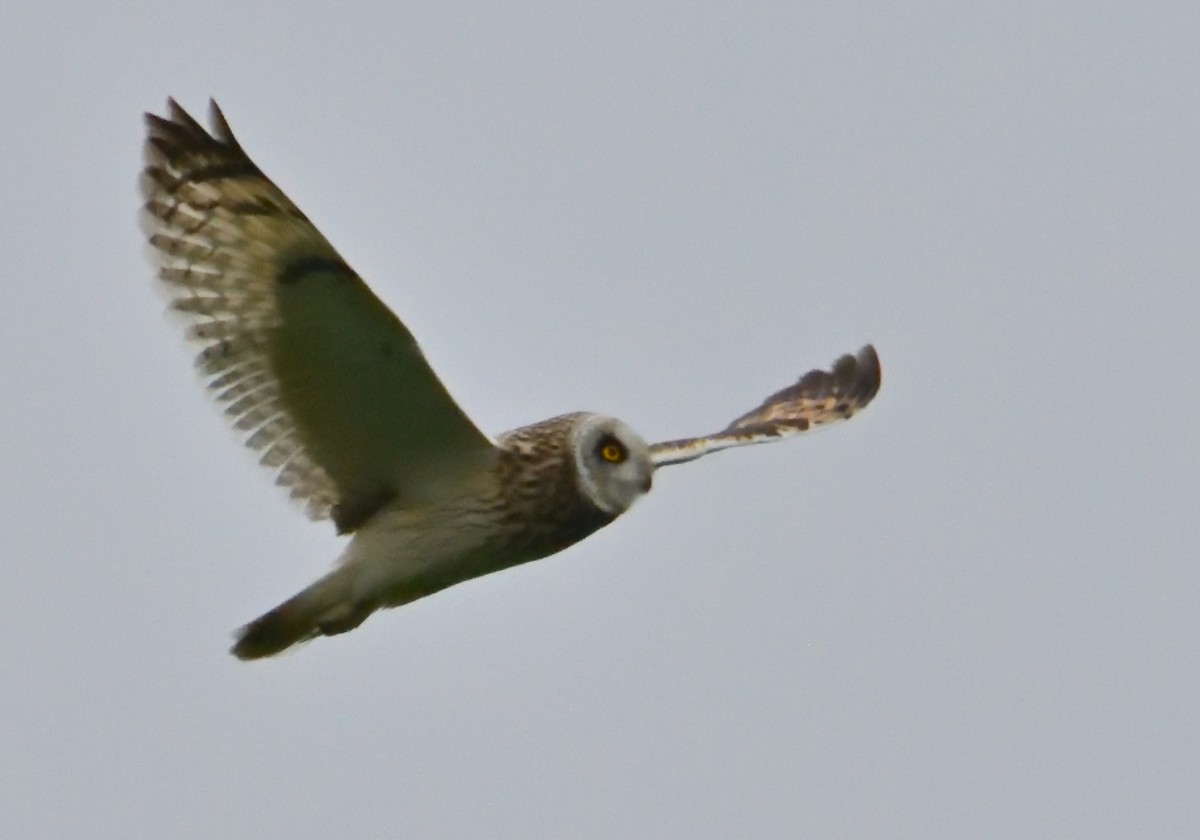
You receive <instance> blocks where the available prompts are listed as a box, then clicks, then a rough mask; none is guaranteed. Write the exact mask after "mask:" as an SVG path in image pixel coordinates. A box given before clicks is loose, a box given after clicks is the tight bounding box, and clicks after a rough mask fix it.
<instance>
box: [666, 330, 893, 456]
mask: <svg viewBox="0 0 1200 840" xmlns="http://www.w3.org/2000/svg"><path fill="white" fill-rule="evenodd" d="M879 383H880V371H879V357H878V356H877V355H875V348H874V347H872V346H871V345H869V344H868V345H867V346H866V347H864V348H862V349H861V350H859V351H858V355H856V356H852V355H850V354H849V353H847V354H846V355H845V356H842V357H841V358H840V359H838V360H837V361H836V362H834V363H833V369H832V370H828V371H825V370H811V371H809V372H808V373H806V374H804V376H802V377H800V381H799V382H797V383H796V384H795V385H792V386H791V387H789V388H784V389H783V390H782V391H779V392H777V393H774V394H772V395H771V396H769V397H767V399H766V400H765V401H764V402H763V404H762V405H760V406H759V407H758V408H756V409H754V410H753V411H751V412H748V413H747V414H743V415H742V416H741V417H739V418H738V419H736V420H734V421H733V422H732V423H730V424H729V425H728V426H726V427H725V428H724V429H723V430H721V431H719V432H717V433H716V434H712V435H705V436H704V437H696V438H684V439H682V440H669V441H665V442H663V443H656V444H653V445H652V446H651V447H650V458H651V460H653V461H654V465H655V466H656V467H662V466H666V465H668V464H682V463H683V462H684V461H691V460H693V459H695V458H699V457H700V456H701V455H707V454H708V453H710V452H719V451H720V450H722V449H728V448H729V447H731V446H746V445H748V444H752V443H769V442H770V441H773V440H779V439H781V438H785V437H791V436H792V435H798V434H800V433H801V432H807V431H808V430H809V429H812V428H815V427H817V426H823V425H826V424H828V423H834V422H837V421H838V420H846V419H849V418H850V417H853V416H854V415H855V414H856V413H857V412H858V411H859V410H861V409H862V408H863V407H864V406H866V405H867V403H869V402H870V401H871V400H872V399H873V398H874V397H875V394H876V393H878V391H879Z"/></svg>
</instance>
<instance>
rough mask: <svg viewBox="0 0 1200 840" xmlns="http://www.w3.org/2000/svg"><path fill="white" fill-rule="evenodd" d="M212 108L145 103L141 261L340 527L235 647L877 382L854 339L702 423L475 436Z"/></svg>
mask: <svg viewBox="0 0 1200 840" xmlns="http://www.w3.org/2000/svg"><path fill="white" fill-rule="evenodd" d="M211 112H212V113H211V122H212V126H213V129H212V133H211V134H210V133H209V132H208V131H206V130H205V129H204V128H203V126H201V125H200V124H199V123H198V122H196V121H195V120H194V119H192V118H191V117H190V116H189V115H188V114H187V113H186V112H185V111H184V110H183V109H182V108H180V107H179V106H178V105H177V104H176V103H175V102H174V100H169V101H168V116H167V117H165V118H164V117H159V116H155V115H153V114H147V115H146V123H147V137H146V145H145V161H146V164H145V168H144V170H143V173H142V178H141V189H142V195H143V199H144V204H143V211H142V220H143V225H144V227H145V230H146V232H147V236H148V238H149V243H150V246H151V251H152V253H153V255H154V258H155V261H156V262H157V264H158V275H159V278H160V279H161V281H162V282H163V284H164V285H165V287H166V288H167V290H168V292H169V294H170V297H171V304H170V308H171V309H172V310H173V311H174V312H175V313H177V314H179V315H180V316H182V317H183V319H184V320H185V321H186V324H187V326H186V335H187V337H188V338H189V339H190V340H191V341H193V342H195V343H196V344H197V345H198V346H199V347H200V352H199V354H198V356H197V358H196V367H197V369H198V371H199V372H200V374H201V376H202V377H203V378H204V380H205V382H206V385H207V387H208V389H209V391H210V393H211V394H212V395H213V397H214V398H215V399H216V400H217V402H218V403H219V404H221V405H223V406H224V408H225V413H226V414H227V415H228V416H229V418H230V421H231V422H232V424H233V425H234V427H235V428H237V429H239V430H240V431H242V432H244V433H245V434H246V443H247V445H248V446H250V447H251V448H252V449H254V450H256V451H258V452H259V453H260V455H259V460H260V462H261V463H262V464H263V465H264V466H266V467H268V468H270V469H272V470H273V471H275V474H276V483H278V484H280V485H282V486H283V487H285V488H287V489H288V491H289V492H290V494H291V496H292V497H293V498H295V499H297V500H300V501H301V502H303V504H304V506H305V510H306V511H307V513H308V515H309V516H310V517H311V518H313V519H326V518H328V519H332V520H333V523H334V525H335V526H336V528H337V530H338V532H339V533H344V534H352V535H353V536H352V538H351V540H350V542H349V544H348V545H347V546H346V549H345V551H344V552H343V554H342V557H341V558H340V559H339V560H338V562H337V564H336V565H335V567H334V569H333V570H332V571H331V572H330V573H329V574H327V575H326V576H325V577H323V578H321V579H320V580H318V581H317V582H316V583H314V584H312V585H311V586H309V587H308V588H307V589H305V590H304V591H302V592H300V593H298V594H297V595H295V596H294V597H293V598H291V599H289V600H287V601H285V602H284V603H282V604H280V605H279V606H278V607H276V608H275V609H273V610H271V611H269V612H267V613H265V614H264V615H262V616H260V617H259V618H258V619H256V620H254V621H253V622H251V623H250V624H248V625H246V626H245V627H243V628H242V629H241V630H240V631H239V633H238V641H237V643H236V644H235V645H234V648H233V652H234V653H235V654H236V655H237V656H239V657H241V658H243V659H254V658H259V657H263V656H270V655H272V654H275V653H278V652H280V651H282V650H284V649H286V648H288V647H290V646H291V645H293V644H295V643H297V642H300V641H304V640H307V639H310V638H313V637H315V636H318V635H333V634H336V633H344V632H346V631H348V630H351V629H353V628H354V627H357V626H358V625H359V624H361V623H362V622H363V621H364V620H365V619H366V618H367V617H368V616H369V615H370V614H371V613H372V612H374V611H375V610H378V609H381V608H385V607H394V606H399V605H401V604H405V603H409V602H411V601H413V600H416V599H417V598H421V597H424V596H426V595H429V594H432V593H433V592H437V591H438V590H440V589H444V588H446V587H447V586H452V585H454V584H456V583H460V582H462V581H465V580H469V579H471V578H474V577H478V576H480V575H484V574H488V573H489V572H494V571H497V570H500V569H504V568H508V567H510V566H514V565H517V564H520V563H525V562H529V561H531V560H536V559H539V558H541V557H545V556H547V555H550V554H553V553H555V552H557V551H561V550H562V549H564V548H566V547H568V546H570V545H572V544H573V543H575V542H578V541H579V540H581V539H583V538H584V537H586V536H588V535H589V534H591V533H593V532H594V531H596V530H597V529H599V528H602V527H604V526H605V525H607V524H608V523H610V522H612V521H613V520H614V519H616V518H617V517H618V516H620V515H621V514H622V513H623V512H624V511H625V510H627V509H628V508H629V506H630V505H632V504H633V502H634V501H636V500H637V499H638V498H639V497H640V496H642V495H644V494H645V493H646V492H648V491H649V489H650V485H651V480H652V476H653V473H654V470H655V469H656V468H658V467H661V466H665V465H668V464H675V463H680V462H683V461H689V460H692V459H694V458H697V457H699V456H701V455H704V454H707V453H709V452H714V451H717V450H720V449H724V448H727V447H730V446H739V445H743V444H750V443H762V442H767V441H770V440H775V439H778V438H782V437H788V436H790V435H793V434H797V433H799V432H802V431H805V430H807V429H808V428H810V427H812V426H817V425H820V424H824V423H829V422H833V421H836V420H842V419H845V418H848V417H850V416H851V415H853V414H854V413H855V412H856V411H858V410H859V409H861V408H862V407H863V406H865V405H866V404H867V403H869V402H870V401H871V399H872V398H873V397H874V396H875V393H876V392H877V391H878V389H879V382H880V371H879V360H878V358H877V357H876V355H875V351H874V350H873V349H872V348H871V347H869V346H868V347H864V348H863V349H862V350H861V351H859V353H858V355H857V356H849V355H847V356H843V357H842V358H840V359H839V360H838V361H837V362H836V363H835V364H834V366H833V370H832V371H831V372H825V371H811V372H810V373H808V374H805V375H804V376H803V377H802V378H801V379H800V381H799V382H797V383H796V384H795V385H792V386H791V387H789V388H785V389H783V390H782V391H779V392H777V393H776V394H773V395H772V396H771V397H769V398H767V400H766V401H765V402H764V403H763V404H762V405H760V406H759V407H758V408H756V409H754V410H753V411H751V412H749V413H747V414H745V415H743V416H742V417H739V418H738V419H737V420H735V421H734V422H733V423H731V424H730V425H729V426H728V427H726V428H725V429H724V430H722V431H720V432H717V433H715V434H712V435H707V436H703V437H698V438H687V439H682V440H675V441H668V442H664V443H657V444H654V445H653V446H649V445H647V444H646V443H645V441H643V440H642V439H641V437H640V436H638V435H637V433H636V432H634V431H633V430H632V429H630V428H629V427H628V426H626V425H625V424H624V423H622V422H621V421H619V420H616V419H614V418H611V417H605V416H602V415H598V414H591V413H587V412H578V413H575V414H565V415H562V416H560V417H554V418H551V419H549V420H544V421H541V422H539V423H534V424H532V425H529V426H523V427H521V428H518V429H514V430H512V431H509V432H506V433H504V434H503V435H500V437H499V438H497V439H496V440H492V439H491V438H489V437H488V436H487V435H485V434H483V433H482V432H481V431H479V429H478V428H476V426H475V425H474V423H472V422H471V420H470V418H468V417H467V415H466V414H465V413H464V412H463V411H462V409H461V408H460V407H459V406H458V404H457V403H455V402H454V400H453V399H452V398H451V397H450V395H449V393H447V391H446V389H445V387H444V386H443V385H442V383H441V382H440V381H439V380H438V378H437V376H436V374H435V373H434V372H433V370H432V368H431V367H430V366H429V364H428V363H427V362H426V360H425V357H424V355H423V354H422V353H421V350H420V348H419V347H418V345H417V343H416V341H415V339H414V338H413V336H412V334H411V333H410V332H409V331H408V330H407V328H405V326H404V325H403V324H402V323H401V322H400V321H399V319H397V318H396V316H395V315H394V314H393V313H392V312H391V311H390V310H389V309H388V308H387V307H386V306H385V305H384V304H383V303H382V302H381V301H380V300H379V299H378V298H377V297H376V296H375V295H374V294H373V293H372V292H371V290H370V289H369V288H368V287H367V285H366V284H365V283H364V282H363V281H362V279H361V278H360V277H359V276H358V275H357V274H356V273H355V272H354V271H353V270H352V269H351V268H350V267H349V266H348V265H347V264H346V263H345V261H343V260H342V258H341V257H340V256H339V255H338V253H337V252H336V251H335V250H334V249H333V246H331V245H330V244H329V242H328V241H326V239H325V238H324V237H323V236H322V235H321V234H320V232H319V231H318V230H317V229H316V228H315V227H314V226H313V225H312V223H311V222H309V220H308V218H307V217H306V216H305V215H304V214H303V213H301V212H300V210H299V209H298V208H297V207H296V205H294V204H293V203H292V202H291V200H289V199H288V197H287V196H286V195H284V194H283V192H282V191H281V190H280V189H279V188H278V187H276V186H275V184H274V183H272V182H271V181H270V179H268V178H267V177H266V175H264V174H263V172H262V171H261V170H260V169H259V168H258V167H257V166H256V165H255V164H254V163H253V162H252V161H251V160H250V158H249V157H248V156H247V155H246V153H245V152H244V151H243V150H242V147H241V146H240V145H239V143H238V141H237V140H236V139H234V136H233V132H232V131H231V130H230V128H229V124H228V123H227V122H226V121H225V118H224V116H223V115H222V114H221V111H220V110H219V109H218V108H217V106H216V104H215V103H212V105H211Z"/></svg>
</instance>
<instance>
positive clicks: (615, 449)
mask: <svg viewBox="0 0 1200 840" xmlns="http://www.w3.org/2000/svg"><path fill="white" fill-rule="evenodd" d="M600 457H601V458H603V459H604V460H605V461H608V462H609V463H610V464H619V463H621V462H622V461H624V460H625V447H624V446H621V444H619V443H617V442H615V441H612V442H609V443H606V444H604V445H603V446H602V447H600Z"/></svg>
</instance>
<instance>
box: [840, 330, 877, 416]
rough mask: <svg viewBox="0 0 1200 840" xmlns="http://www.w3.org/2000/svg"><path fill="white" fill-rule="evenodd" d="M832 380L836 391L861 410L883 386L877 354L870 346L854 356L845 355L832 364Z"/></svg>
mask: <svg viewBox="0 0 1200 840" xmlns="http://www.w3.org/2000/svg"><path fill="white" fill-rule="evenodd" d="M833 378H834V381H835V383H836V387H837V389H838V390H839V391H840V392H841V393H843V394H844V395H845V396H846V397H849V398H851V399H853V400H854V401H855V402H856V403H857V404H858V406H859V407H860V408H861V407H862V406H865V405H866V404H867V403H869V402H870V401H871V400H873V399H874V398H875V395H876V394H878V393H879V386H880V385H882V384H883V371H882V370H881V369H880V367H879V354H878V353H876V352H875V348H874V347H872V346H871V345H870V344H867V345H864V346H863V347H862V349H861V350H859V351H858V353H857V354H856V355H853V356H852V355H850V354H849V353H847V354H846V355H844V356H842V357H841V358H840V359H838V360H837V361H836V362H834V363H833Z"/></svg>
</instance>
